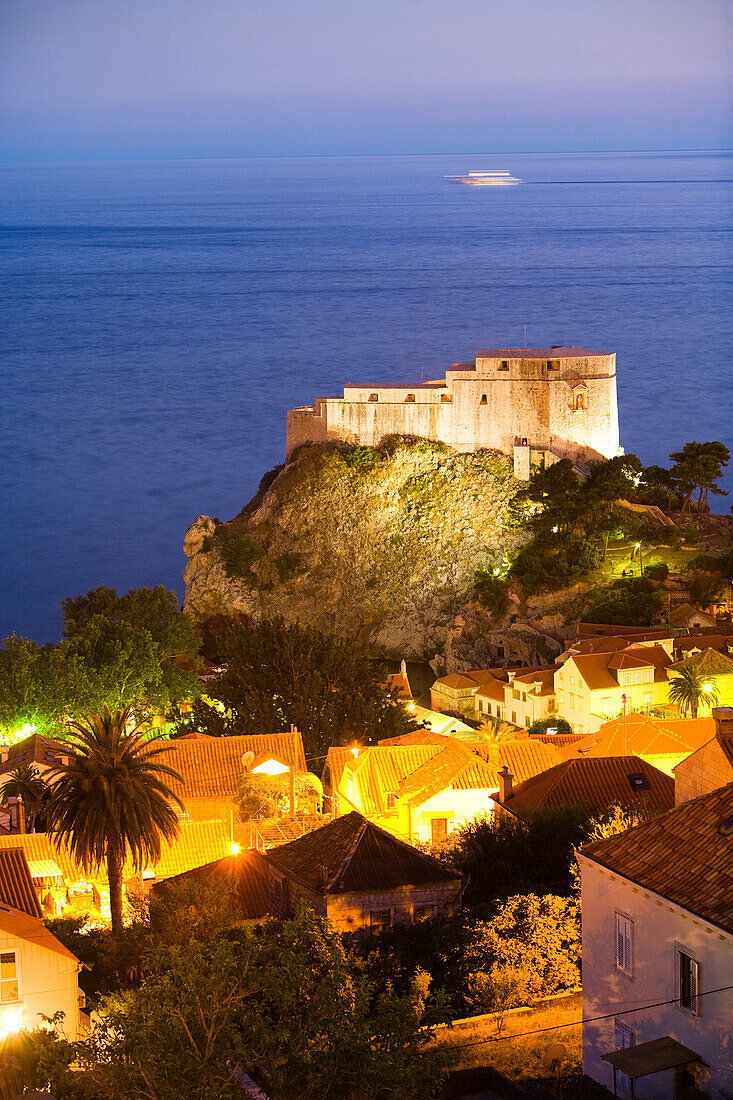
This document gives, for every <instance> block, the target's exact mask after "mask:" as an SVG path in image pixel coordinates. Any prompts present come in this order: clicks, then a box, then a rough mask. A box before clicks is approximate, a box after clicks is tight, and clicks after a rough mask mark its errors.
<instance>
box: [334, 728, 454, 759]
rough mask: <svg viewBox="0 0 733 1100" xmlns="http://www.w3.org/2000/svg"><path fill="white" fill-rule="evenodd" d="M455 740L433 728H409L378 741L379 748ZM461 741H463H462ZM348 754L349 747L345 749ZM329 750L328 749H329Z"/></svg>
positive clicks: (441, 743)
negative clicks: (404, 731)
mask: <svg viewBox="0 0 733 1100" xmlns="http://www.w3.org/2000/svg"><path fill="white" fill-rule="evenodd" d="M454 741H455V738H453V737H449V736H448V735H447V734H445V733H436V732H435V731H434V730H426V729H422V730H410V732H409V733H401V734H400V735H399V737H385V738H384V739H383V740H382V741H380V742H379V746H380V747H381V748H385V747H388V746H389V745H440V747H441V748H445V746H446V745H450V744H452V743H453V742H454ZM462 743H463V742H462ZM346 751H347V752H348V753H349V754H350V751H351V750H350V749H347V750H346ZM329 752H330V750H329Z"/></svg>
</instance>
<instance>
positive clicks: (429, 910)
mask: <svg viewBox="0 0 733 1100" xmlns="http://www.w3.org/2000/svg"><path fill="white" fill-rule="evenodd" d="M434 916H435V906H434V905H416V906H415V908H414V909H413V911H412V919H413V922H414V923H415V924H417V922H418V921H419V920H432V919H433V917H434Z"/></svg>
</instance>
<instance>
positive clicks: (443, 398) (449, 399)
mask: <svg viewBox="0 0 733 1100" xmlns="http://www.w3.org/2000/svg"><path fill="white" fill-rule="evenodd" d="M440 400H441V401H442V402H443V404H444V405H451V404H452V403H453V398H452V397H451V395H450V394H449V393H441V395H440Z"/></svg>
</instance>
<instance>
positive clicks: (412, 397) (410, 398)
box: [405, 393, 415, 401]
mask: <svg viewBox="0 0 733 1100" xmlns="http://www.w3.org/2000/svg"><path fill="white" fill-rule="evenodd" d="M414 400H415V394H414V393H406V394H405V401H414Z"/></svg>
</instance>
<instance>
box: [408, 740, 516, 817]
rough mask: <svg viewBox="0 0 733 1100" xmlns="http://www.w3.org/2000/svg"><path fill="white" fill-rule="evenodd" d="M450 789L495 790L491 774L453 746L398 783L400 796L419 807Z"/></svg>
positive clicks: (468, 752) (464, 750)
mask: <svg viewBox="0 0 733 1100" xmlns="http://www.w3.org/2000/svg"><path fill="white" fill-rule="evenodd" d="M449 787H455V788H457V789H458V790H464V791H465V790H494V789H495V788H496V782H495V776H494V771H493V769H492V768H489V767H488V766H487V765H486V764H485V763H484V761H483V760H481V759H480V758H479V757H478V756H477V755H476V754H475V753H473V752H472V751H471V750H470V749H467V748H464V747H463V746H462V745H460V744H458V743H453V744H452V745H446V747H445V748H444V749H442V750H441V751H440V752H439V753H437V754H436V755H435V756H433V757H432V758H431V759H430V760H426V761H425V763H424V764H422V765H421V766H420V767H419V768H418V769H417V771H414V772H412V774H411V775H408V776H406V777H405V779H404V780H403V781H402V783H401V784H400V788H399V797H400V798H406V799H407V800H408V801H409V802H412V803H415V804H419V805H422V804H423V803H425V802H427V801H428V799H429V798H432V797H433V796H434V795H436V794H439V793H440V792H441V791H445V790H447V789H448V788H449Z"/></svg>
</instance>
